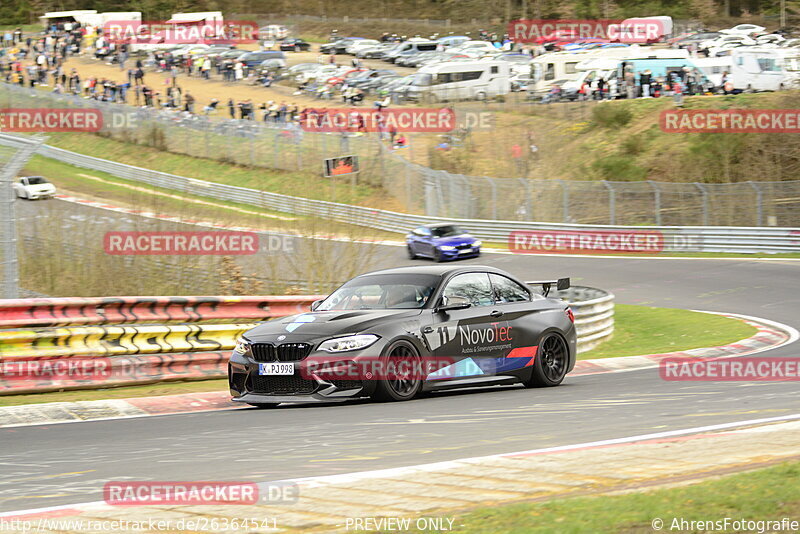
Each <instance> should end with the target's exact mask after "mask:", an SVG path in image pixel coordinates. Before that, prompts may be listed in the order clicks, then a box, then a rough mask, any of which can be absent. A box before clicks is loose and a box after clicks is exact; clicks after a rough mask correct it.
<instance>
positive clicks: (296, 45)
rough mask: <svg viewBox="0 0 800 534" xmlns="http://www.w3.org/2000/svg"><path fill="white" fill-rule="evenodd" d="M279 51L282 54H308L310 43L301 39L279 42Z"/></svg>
mask: <svg viewBox="0 0 800 534" xmlns="http://www.w3.org/2000/svg"><path fill="white" fill-rule="evenodd" d="M280 49H281V50H282V51H284V52H308V51H309V50H311V43H308V42H306V41H304V40H302V39H296V38H290V39H285V40H283V41H281V44H280Z"/></svg>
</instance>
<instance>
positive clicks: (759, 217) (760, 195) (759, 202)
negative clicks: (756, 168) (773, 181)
mask: <svg viewBox="0 0 800 534" xmlns="http://www.w3.org/2000/svg"><path fill="white" fill-rule="evenodd" d="M747 183H748V184H750V187H752V188H753V189H755V190H756V226H762V225H763V224H764V223H763V220H764V203H763V200H764V191H762V190H761V188H760V187H759V186H758V184H756V183H755V182H753V181H752V180H751V181H749V182H747Z"/></svg>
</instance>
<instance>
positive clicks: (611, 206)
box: [603, 180, 617, 224]
mask: <svg viewBox="0 0 800 534" xmlns="http://www.w3.org/2000/svg"><path fill="white" fill-rule="evenodd" d="M603 185H604V186H605V187H606V189H608V218H609V220H610V221H609V224H616V223H617V194H616V191H615V190H614V186H612V185H611V184H610V183H608V182H607V181H606V180H603Z"/></svg>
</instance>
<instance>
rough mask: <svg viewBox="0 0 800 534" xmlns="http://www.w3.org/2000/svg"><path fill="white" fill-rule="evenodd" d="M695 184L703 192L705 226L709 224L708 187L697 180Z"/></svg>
mask: <svg viewBox="0 0 800 534" xmlns="http://www.w3.org/2000/svg"><path fill="white" fill-rule="evenodd" d="M694 185H695V186H696V187H697V189H699V190H700V192H701V193H702V194H703V226H708V189H706V186H705V185H703V184H701V183H699V182H695V183H694Z"/></svg>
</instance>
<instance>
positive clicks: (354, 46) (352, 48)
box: [345, 39, 381, 56]
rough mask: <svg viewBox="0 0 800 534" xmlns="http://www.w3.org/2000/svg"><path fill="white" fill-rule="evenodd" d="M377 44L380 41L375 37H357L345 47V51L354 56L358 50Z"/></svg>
mask: <svg viewBox="0 0 800 534" xmlns="http://www.w3.org/2000/svg"><path fill="white" fill-rule="evenodd" d="M379 44H381V42H380V41H377V40H375V39H357V40H355V41H353V42H352V43H350V44H349V45H348V46H347V48H345V52H346V53H347V54H350V55H351V56H354V55H356V54H357V53H358V51H359V50H362V49H365V48H371V47H373V46H378V45H379Z"/></svg>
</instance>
